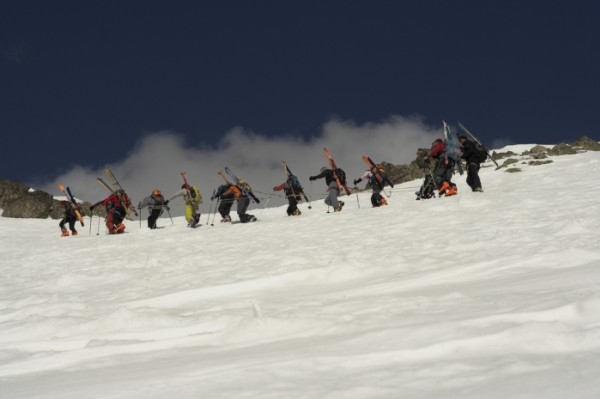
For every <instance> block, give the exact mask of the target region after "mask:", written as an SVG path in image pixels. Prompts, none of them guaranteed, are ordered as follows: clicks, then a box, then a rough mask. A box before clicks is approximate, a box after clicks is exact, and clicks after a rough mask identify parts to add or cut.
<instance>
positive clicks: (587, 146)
mask: <svg viewBox="0 0 600 399" xmlns="http://www.w3.org/2000/svg"><path fill="white" fill-rule="evenodd" d="M571 145H572V146H573V147H576V148H580V149H583V150H586V151H600V143H599V142H597V141H596V140H592V139H591V138H589V137H587V136H583V137H580V138H578V139H577V140H575V142H574V143H573V144H571Z"/></svg>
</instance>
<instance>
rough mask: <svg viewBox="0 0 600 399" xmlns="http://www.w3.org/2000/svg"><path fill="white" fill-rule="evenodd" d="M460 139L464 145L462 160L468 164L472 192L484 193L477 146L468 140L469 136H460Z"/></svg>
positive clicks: (468, 181) (468, 182)
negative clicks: (476, 150) (480, 177)
mask: <svg viewBox="0 0 600 399" xmlns="http://www.w3.org/2000/svg"><path fill="white" fill-rule="evenodd" d="M458 139H459V140H460V143H461V144H462V158H463V159H464V160H465V163H466V164H467V184H468V185H469V187H471V190H473V191H475V192H483V188H481V180H480V179H479V168H480V165H479V157H478V156H477V153H476V152H475V144H473V142H472V141H470V140H469V139H467V136H465V135H462V136H459V137H458Z"/></svg>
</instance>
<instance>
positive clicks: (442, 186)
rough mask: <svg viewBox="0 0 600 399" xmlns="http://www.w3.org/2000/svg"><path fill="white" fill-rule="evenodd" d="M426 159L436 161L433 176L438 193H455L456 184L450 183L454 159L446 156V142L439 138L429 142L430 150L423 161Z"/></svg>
mask: <svg viewBox="0 0 600 399" xmlns="http://www.w3.org/2000/svg"><path fill="white" fill-rule="evenodd" d="M427 159H435V161H436V164H435V170H434V172H433V176H434V179H435V184H436V187H437V188H438V189H439V195H442V194H445V195H446V197H450V196H452V195H456V194H457V190H456V184H454V183H452V173H453V172H454V161H453V160H452V159H451V158H450V157H448V156H446V144H444V142H443V141H442V140H441V139H437V140H435V141H434V142H433V143H431V151H429V153H428V154H427V155H425V156H424V157H423V160H424V161H426V160H427Z"/></svg>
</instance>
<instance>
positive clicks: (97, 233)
mask: <svg viewBox="0 0 600 399" xmlns="http://www.w3.org/2000/svg"><path fill="white" fill-rule="evenodd" d="M100 219H101V217H100V215H98V231H96V235H97V236H99V235H100Z"/></svg>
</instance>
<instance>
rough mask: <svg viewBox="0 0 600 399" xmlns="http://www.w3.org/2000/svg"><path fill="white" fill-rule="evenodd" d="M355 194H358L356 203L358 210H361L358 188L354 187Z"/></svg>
mask: <svg viewBox="0 0 600 399" xmlns="http://www.w3.org/2000/svg"><path fill="white" fill-rule="evenodd" d="M354 192H355V193H356V203H357V204H358V209H360V201H359V200H358V187H356V186H354Z"/></svg>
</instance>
